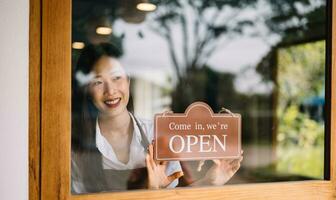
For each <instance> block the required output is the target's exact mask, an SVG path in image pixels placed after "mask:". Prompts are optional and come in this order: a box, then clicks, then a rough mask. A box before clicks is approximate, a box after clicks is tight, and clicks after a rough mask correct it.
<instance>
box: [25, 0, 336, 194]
mask: <svg viewBox="0 0 336 200" xmlns="http://www.w3.org/2000/svg"><path fill="white" fill-rule="evenodd" d="M331 3H332V0H330V4H331ZM329 6H331V5H329ZM332 10H333V12H332V28H330V29H329V30H332V40H331V52H336V3H334V5H332ZM29 29H30V30H29V199H31V200H35V199H36V200H39V199H42V200H51V199H57V200H89V199H97V200H107V199H146V200H151V199H160V198H162V199H177V198H179V199H207V200H209V199H223V198H232V199H293V198H296V199H334V198H336V144H335V141H336V54H335V53H334V54H333V53H331V52H330V54H331V55H329V56H331V65H332V67H331V85H332V86H333V87H332V88H331V97H330V98H331V101H330V102H331V105H330V106H331V111H330V115H331V118H330V129H329V130H330V138H329V139H330V143H328V145H327V146H326V147H328V148H330V180H309V181H294V182H277V183H252V184H241V185H225V186H221V187H202V188H176V189H166V190H156V191H155V190H141V191H132V192H120V193H101V194H88V195H71V190H70V178H71V176H70V154H71V153H70V151H71V149H70V144H71V143H70V141H71V0H30V19H29ZM326 153H327V154H328V153H329V152H326ZM327 168H328V167H327Z"/></svg>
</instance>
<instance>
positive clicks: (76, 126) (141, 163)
mask: <svg viewBox="0 0 336 200" xmlns="http://www.w3.org/2000/svg"><path fill="white" fill-rule="evenodd" d="M120 55H121V52H120V51H119V50H118V49H117V48H116V47H114V46H113V45H111V44H108V43H102V44H98V45H89V46H87V47H86V48H85V49H84V50H83V52H82V54H81V56H80V57H79V60H78V64H77V67H76V69H75V72H74V75H75V77H74V79H73V80H74V83H73V105H72V106H73V119H72V124H73V126H72V135H73V138H72V172H71V173H72V174H71V175H72V191H73V192H74V193H86V192H101V191H120V190H126V189H139V188H149V189H158V188H172V187H176V186H177V184H178V178H180V177H181V176H182V175H183V172H182V170H181V166H180V163H179V162H178V161H169V162H156V161H154V159H153V145H152V144H150V142H149V141H152V140H153V135H154V134H153V125H152V122H150V121H145V120H140V119H138V118H137V117H135V116H134V115H133V114H131V113H130V112H129V111H128V108H127V106H128V102H129V98H130V93H129V87H130V80H129V78H128V76H127V74H126V72H125V70H124V68H123V67H122V66H121V64H120V62H119V61H118V57H119V56H120ZM240 162H241V159H237V160H230V161H227V160H226V161H219V160H216V161H215V163H216V164H215V165H214V166H213V167H212V168H210V169H209V171H208V172H207V175H206V176H205V177H204V178H202V179H200V180H198V181H196V182H194V183H192V185H204V184H212V185H221V184H224V183H225V182H226V181H227V180H229V179H230V178H231V177H232V175H233V174H234V173H235V172H236V171H237V170H238V168H239V164H240Z"/></svg>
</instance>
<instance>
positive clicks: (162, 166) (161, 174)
mask: <svg viewBox="0 0 336 200" xmlns="http://www.w3.org/2000/svg"><path fill="white" fill-rule="evenodd" d="M167 165H168V162H167V161H161V162H158V161H154V157H153V145H152V144H150V145H149V146H148V154H147V155H146V166H147V172H148V189H159V188H166V187H167V186H168V185H169V184H170V183H171V182H173V181H174V180H175V179H178V178H180V177H181V176H183V172H182V171H178V172H175V173H173V174H171V175H169V176H167V175H166V169H167Z"/></svg>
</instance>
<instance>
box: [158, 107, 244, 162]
mask: <svg viewBox="0 0 336 200" xmlns="http://www.w3.org/2000/svg"><path fill="white" fill-rule="evenodd" d="M154 129H155V136H154V137H155V143H154V148H155V149H154V153H155V155H154V156H155V159H156V160H207V159H218V158H238V157H239V156H240V152H241V116H240V115H239V114H234V113H230V114H221V113H219V114H217V113H216V114H214V113H213V111H212V109H211V108H210V107H209V106H208V105H207V104H206V103H203V102H195V103H193V104H191V105H190V106H189V107H188V108H187V109H186V111H185V113H176V114H174V113H163V114H157V115H155V125H154Z"/></svg>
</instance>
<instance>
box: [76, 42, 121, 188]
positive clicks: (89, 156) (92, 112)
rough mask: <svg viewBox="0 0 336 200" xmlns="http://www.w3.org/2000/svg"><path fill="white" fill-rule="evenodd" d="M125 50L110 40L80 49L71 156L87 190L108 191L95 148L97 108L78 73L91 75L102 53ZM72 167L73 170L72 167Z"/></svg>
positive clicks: (116, 52)
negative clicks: (80, 81) (78, 80)
mask: <svg viewBox="0 0 336 200" xmlns="http://www.w3.org/2000/svg"><path fill="white" fill-rule="evenodd" d="M121 55H122V51H121V50H120V49H119V48H117V47H116V46H114V45H113V44H110V43H100V44H89V45H87V46H86V47H85V48H84V49H83V51H82V52H81V54H80V56H79V58H78V62H77V65H76V67H75V70H74V71H73V79H72V80H73V82H72V127H71V129H72V134H71V136H72V138H71V144H72V147H71V148H72V152H73V153H72V159H73V161H75V162H76V164H77V166H78V169H77V170H79V172H76V174H80V175H81V179H82V181H83V184H84V187H85V190H86V192H101V191H106V186H107V184H106V181H105V177H104V171H103V167H102V156H101V154H100V152H99V150H98V149H97V147H96V120H97V117H98V110H97V108H96V107H95V105H94V104H93V102H92V100H91V97H90V95H89V94H88V89H87V87H86V85H84V86H83V85H81V84H80V83H79V82H77V80H76V78H75V77H76V73H78V72H82V73H83V74H88V73H90V72H91V71H92V70H93V67H94V65H95V63H96V62H97V61H98V60H99V59H100V58H101V57H102V56H110V57H113V58H119V57H120V56H121ZM72 170H73V169H72Z"/></svg>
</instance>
